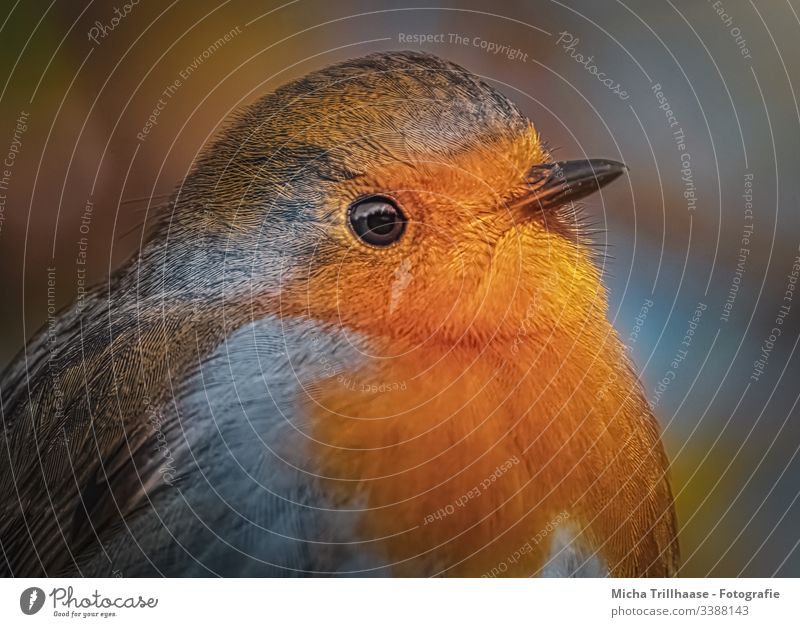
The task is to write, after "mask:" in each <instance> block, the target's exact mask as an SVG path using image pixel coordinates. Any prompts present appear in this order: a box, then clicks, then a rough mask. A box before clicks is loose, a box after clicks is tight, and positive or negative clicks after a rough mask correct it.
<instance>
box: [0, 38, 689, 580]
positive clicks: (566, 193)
mask: <svg viewBox="0 0 800 627" xmlns="http://www.w3.org/2000/svg"><path fill="white" fill-rule="evenodd" d="M552 153H553V151H552V150H551V149H549V148H548V146H547V144H546V142H545V141H544V140H542V139H541V136H540V134H539V130H538V129H537V127H535V126H534V123H533V122H532V121H531V120H530V119H528V118H527V117H526V116H525V115H523V113H521V111H520V109H519V108H518V107H517V106H516V105H515V104H514V103H512V102H511V101H510V100H509V98H507V97H506V96H505V95H503V94H502V93H501V92H500V91H499V90H498V89H497V88H495V87H494V86H493V85H492V84H491V80H490V79H488V78H487V79H485V78H480V77H478V76H476V75H475V74H473V73H471V72H470V71H468V70H466V69H464V68H462V67H461V66H459V65H456V64H455V63H452V62H451V61H448V60H445V59H442V58H440V57H438V56H434V55H431V54H428V53H423V52H415V51H384V52H378V53H372V54H369V55H367V56H363V57H360V58H356V59H347V60H343V61H339V62H337V63H335V64H333V65H330V66H328V67H325V68H322V69H317V70H315V71H313V72H311V73H309V74H307V75H305V76H304V77H302V78H299V79H296V80H293V81H291V82H288V83H287V84H285V85H283V86H281V87H278V88H277V89H275V90H274V91H272V92H271V93H269V94H266V95H264V96H262V97H260V98H259V99H258V100H255V101H254V102H253V103H251V104H249V105H246V106H245V107H244V108H242V109H241V110H240V111H238V112H235V113H234V114H232V117H231V118H230V119H228V120H227V121H226V123H225V125H224V127H223V128H222V129H221V130H220V132H219V135H218V136H217V137H216V138H215V139H213V140H211V141H210V142H209V144H208V146H207V147H206V148H205V149H204V150H203V151H202V152H201V154H200V155H199V156H198V158H197V159H196V161H195V163H194V164H193V167H192V168H191V170H190V171H189V173H188V174H187V176H186V177H185V179H184V180H183V181H182V182H181V183H180V185H179V186H178V187H177V189H176V190H175V192H174V194H173V195H172V196H171V197H170V200H169V202H168V203H166V204H165V206H164V207H163V208H162V210H161V211H159V212H158V215H157V216H156V217H155V218H153V219H152V220H151V223H150V224H148V225H147V227H146V228H147V231H148V234H147V237H146V238H145V239H144V243H143V244H142V245H141V246H140V247H139V249H138V250H137V251H136V253H135V254H134V255H133V256H132V257H131V258H130V260H129V261H127V262H126V263H124V264H122V265H121V267H120V268H119V269H117V270H116V271H114V272H113V273H112V274H111V275H110V276H109V277H108V279H107V280H103V281H101V282H100V283H99V284H98V285H96V286H95V287H94V288H92V289H90V290H87V292H86V293H85V294H82V295H80V296H79V298H77V299H76V300H75V301H74V302H73V303H71V304H70V305H68V306H66V307H65V308H64V309H63V310H61V311H60V312H59V313H58V314H57V315H56V316H54V317H53V318H52V319H51V320H50V321H49V322H48V323H47V324H46V325H45V327H43V328H42V329H41V330H40V331H39V332H38V333H37V334H35V335H34V336H33V337H32V338H31V339H30V340H29V341H28V343H27V345H26V346H25V347H24V348H23V349H22V351H21V352H20V354H19V355H18V356H17V357H16V358H15V360H13V361H12V362H11V364H10V365H9V366H8V367H7V368H6V370H5V372H4V374H3V375H2V378H1V379H0V392H1V394H0V400H2V406H1V408H2V420H3V431H2V442H0V444H1V445H2V446H0V449H2V453H0V498H2V518H1V519H0V548H1V549H2V551H0V573H2V574H3V575H5V576H10V575H13V576H44V575H47V576H70V577H72V576H125V577H138V576H167V577H182V576H220V577H238V576H256V577H262V576H263V577H283V576H288V577H299V576H319V577H323V576H324V577H327V576H343V577H352V576H364V577H435V576H443V577H444V576H446V577H518V576H525V577H528V576H541V577H605V576H614V577H641V576H658V577H662V576H673V575H676V574H677V571H678V564H679V548H678V540H677V521H676V516H675V508H674V504H673V497H672V492H671V488H670V482H669V472H668V471H669V463H668V459H667V457H666V454H665V451H664V447H663V444H662V441H661V435H660V429H659V426H658V422H657V420H656V418H655V416H654V413H653V411H652V410H651V407H650V405H649V404H648V402H647V399H646V398H645V395H644V393H643V389H642V385H641V383H640V381H639V380H638V378H637V376H636V374H635V371H634V368H633V366H632V361H631V358H630V356H629V355H628V350H627V349H626V347H625V346H624V344H623V343H622V341H621V339H620V336H619V334H618V333H617V331H616V330H615V328H614V327H613V325H612V324H611V323H610V322H609V319H608V295H607V289H606V287H605V286H604V283H603V278H604V277H603V273H602V268H601V267H600V261H599V259H598V245H597V241H596V240H597V237H596V232H595V231H593V230H592V228H591V226H590V225H589V224H588V223H587V219H586V217H585V215H586V210H585V208H583V209H582V208H581V207H582V205H581V203H580V202H579V201H581V200H582V199H583V198H585V197H588V196H589V195H590V194H593V193H594V192H597V191H598V190H599V189H600V188H602V187H603V186H605V185H607V184H608V183H610V182H611V181H613V180H615V179H617V178H618V177H620V176H622V175H623V174H625V173H626V171H627V169H626V166H624V165H623V164H622V163H620V162H618V161H614V160H608V159H594V158H591V159H590V158H583V159H576V160H566V161H556V160H555V158H554V156H553V154H552Z"/></svg>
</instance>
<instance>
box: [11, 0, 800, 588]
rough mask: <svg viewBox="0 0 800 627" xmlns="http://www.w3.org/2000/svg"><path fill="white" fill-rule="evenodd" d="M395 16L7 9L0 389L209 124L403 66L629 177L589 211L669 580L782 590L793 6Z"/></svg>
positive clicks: (370, 9)
mask: <svg viewBox="0 0 800 627" xmlns="http://www.w3.org/2000/svg"><path fill="white" fill-rule="evenodd" d="M792 2H793V3H794V6H793V5H792ZM402 4H403V3H398V2H376V1H374V0H370V1H369V2H367V1H364V2H357V1H352V0H348V1H346V2H335V3H334V2H325V1H319V0H295V1H293V2H274V3H273V2H266V1H263V2H241V1H235V0H231V1H228V2H202V1H198V0H192V1H191V2H189V1H188V0H187V1H185V2H181V1H174V2H171V3H170V2H155V1H154V0H139V1H138V2H136V1H135V0H128V1H127V2H125V0H114V2H89V3H88V4H86V3H84V2H82V1H78V2H76V1H73V0H55V1H54V2H52V3H50V4H49V5H48V4H47V3H37V2H24V3H22V2H16V3H14V4H13V7H12V6H11V5H12V3H11V2H6V3H5V4H4V8H2V9H0V50H1V51H2V54H0V85H2V88H1V91H0V112H1V115H0V158H2V159H3V161H4V165H3V166H2V167H0V268H2V272H0V302H2V307H0V367H2V366H5V365H6V364H7V363H8V362H9V361H10V360H11V359H12V358H13V357H14V355H15V354H16V353H17V352H18V351H19V350H20V349H21V347H22V346H23V344H24V341H25V338H27V337H30V336H31V335H32V334H33V333H34V332H35V331H36V330H37V329H38V328H39V327H40V326H41V325H42V324H44V323H46V320H47V316H48V308H51V310H52V308H55V309H58V308H59V307H61V306H63V305H64V304H66V303H68V302H69V301H70V300H72V299H73V298H74V297H75V295H76V294H77V293H78V291H79V289H82V288H83V286H84V285H89V284H91V283H94V282H97V281H100V280H102V279H103V278H104V277H105V276H106V274H107V273H108V272H109V271H110V270H111V269H113V268H115V267H117V266H118V265H119V264H120V263H121V262H123V261H124V260H125V259H126V258H127V257H129V256H130V255H131V254H133V253H134V252H135V251H136V250H137V248H138V246H139V245H140V242H141V236H142V232H143V225H144V224H145V223H146V220H147V218H148V216H149V215H152V212H153V210H154V207H155V206H156V205H158V204H159V203H162V202H163V200H164V198H163V195H166V194H169V193H170V192H171V191H172V189H173V188H174V186H175V185H176V184H177V183H178V182H180V180H181V179H182V178H183V176H184V175H185V174H186V172H187V170H188V169H189V168H190V167H191V164H192V161H193V159H194V158H195V156H196V154H197V152H198V151H199V150H200V149H201V148H202V146H203V145H204V144H205V143H206V142H207V141H208V140H209V138H210V137H211V136H213V135H214V133H215V132H216V131H217V130H218V128H219V126H220V124H221V123H222V121H223V120H224V118H225V117H226V116H227V115H228V114H229V112H231V111H232V110H235V109H237V108H238V107H241V106H242V105H244V104H247V103H249V102H251V101H253V100H254V99H256V98H258V97H259V96H260V95H262V94H264V93H266V92H268V91H270V90H272V89H274V88H275V87H277V86H279V85H281V84H282V83H284V82H286V81H288V80H290V79H292V78H295V77H298V76H302V75H303V74H305V73H307V72H309V71H312V70H314V69H317V68H320V67H322V66H325V65H328V64H330V63H333V62H335V61H338V60H342V59H345V58H348V57H353V56H360V55H363V54H366V53H369V52H373V51H377V50H390V49H423V50H427V51H429V52H432V53H435V54H438V55H441V56H443V57H446V58H448V59H450V60H452V61H455V62H456V63H459V64H461V65H463V66H465V67H466V68H468V69H470V70H471V71H473V72H475V73H477V74H479V75H481V76H483V77H484V78H485V79H486V80H487V81H489V82H490V83H492V84H493V85H495V86H496V87H497V88H498V89H500V90H501V91H503V92H504V93H505V94H506V95H508V96H509V97H510V98H511V99H512V100H514V101H515V102H516V103H517V104H518V105H519V106H520V108H521V109H522V110H523V111H524V112H525V113H526V114H527V115H528V116H529V117H530V118H531V119H532V120H534V122H535V123H536V125H537V127H538V130H539V131H540V133H541V134H542V136H543V137H544V138H545V139H546V140H547V142H548V143H549V145H550V146H551V147H553V148H554V149H556V155H557V157H559V158H564V159H566V158H580V157H581V156H583V155H588V156H593V157H605V158H611V159H618V160H621V161H624V162H625V163H627V164H628V165H629V166H630V176H629V179H628V181H627V182H626V183H617V184H616V185H612V186H611V187H609V188H607V189H606V190H604V191H603V194H602V196H600V195H597V196H595V197H594V198H593V199H592V200H591V201H590V202H589V203H588V205H587V210H588V211H589V212H590V214H591V215H592V216H593V218H595V221H596V222H598V223H599V224H600V225H601V226H602V227H603V228H604V229H605V234H604V235H601V236H600V240H601V241H603V242H604V243H605V244H606V245H607V247H608V252H609V253H610V257H609V259H608V260H607V261H606V262H605V266H604V271H605V275H606V280H607V284H608V286H609V289H610V294H611V310H610V316H611V317H612V319H613V320H614V323H615V326H616V327H617V329H618V330H619V332H620V335H621V336H622V337H623V339H625V341H626V342H627V344H628V345H629V347H630V350H631V354H632V357H633V360H634V362H635V364H636V368H637V371H638V372H639V373H640V376H641V379H642V382H643V385H644V387H645V390H646V394H647V396H648V398H649V399H650V401H651V403H652V404H653V406H654V408H655V412H656V414H657V415H658V417H659V420H660V422H661V424H662V427H663V430H664V438H665V442H666V447H667V452H668V455H669V457H670V459H671V461H672V475H673V487H674V491H675V494H676V499H677V505H678V516H679V521H680V526H681V545H682V553H683V568H682V574H683V575H685V576H706V575H712V576H737V575H747V576H771V575H780V576H800V550H798V542H800V503H798V496H799V495H800V459H798V448H799V447H800V420H799V419H800V410H799V409H798V407H797V403H798V398H800V396H799V395H800V385H799V384H800V379H799V375H800V357H799V356H798V351H797V345H798V339H800V295H798V296H796V297H795V296H794V292H793V291H792V288H793V287H794V282H793V278H796V276H797V272H798V268H797V267H795V268H794V269H793V266H794V264H796V263H800V259H797V261H795V260H796V258H797V257H798V255H800V252H798V245H800V212H799V211H798V191H800V182H798V179H800V175H798V160H799V159H800V109H799V108H798V100H797V95H798V94H797V90H800V19H799V18H798V11H800V2H798V0H791V2H790V1H788V0H775V1H771V2H760V3H754V2H749V1H744V0H723V1H722V2H711V1H700V0H665V1H664V2H652V0H638V1H635V0H625V1H619V2H616V3H614V2H603V3H598V2H592V1H591V0H586V1H582V2H576V1H574V0H564V1H563V2H557V1H555V0H535V1H532V0H528V1H526V2H513V1H509V2H504V3H497V2H485V1H484V2H479V1H475V2H463V1H462V2H457V3H456V2H441V1H439V0H434V1H432V2H428V3H425V4H426V5H427V6H426V7H425V8H424V9H420V8H404V7H402V6H401V5H402ZM411 35H422V36H423V37H419V38H411V39H409V36H411ZM430 35H432V36H435V37H425V36H430ZM453 35H456V36H457V37H453ZM420 40H422V41H421V42H420ZM743 249H744V250H743ZM84 268H85V270H86V272H85V273H84V272H83V270H84ZM793 272H794V277H793ZM787 290H788V293H787ZM793 297H794V298H795V300H794V301H793V300H792V299H793ZM776 320H780V322H776ZM776 328H777V329H778V332H779V334H776V333H775V331H774V330H773V329H776ZM690 332H691V333H690ZM687 336H688V337H687ZM771 336H772V338H771ZM770 338H771V339H770ZM765 342H766V344H765ZM756 362H759V363H758V364H756Z"/></svg>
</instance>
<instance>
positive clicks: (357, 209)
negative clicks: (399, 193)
mask: <svg viewBox="0 0 800 627" xmlns="http://www.w3.org/2000/svg"><path fill="white" fill-rule="evenodd" d="M348 217H349V220H350V227H351V228H352V229H353V233H355V234H356V235H357V236H358V238H359V239H360V240H361V241H362V242H365V243H366V244H369V245H370V246H390V245H391V244H394V243H395V242H396V241H397V240H399V239H400V237H401V236H402V235H403V232H404V231H405V230H406V217H405V216H404V215H403V212H402V211H400V208H399V207H398V206H397V205H396V204H395V203H394V201H392V200H390V199H388V198H384V197H382V196H372V197H370V198H366V199H364V200H360V201H358V202H356V203H355V204H353V205H352V206H351V207H350V213H349V216H348Z"/></svg>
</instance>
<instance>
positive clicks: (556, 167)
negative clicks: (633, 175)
mask: <svg viewBox="0 0 800 627" xmlns="http://www.w3.org/2000/svg"><path fill="white" fill-rule="evenodd" d="M627 169H628V168H627V166H626V165H625V164H623V163H620V162H619V161H609V160H608V159H586V160H581V161H558V162H556V163H543V164H541V165H537V166H534V167H533V168H532V169H531V172H530V174H531V190H532V198H531V197H529V198H528V201H527V202H528V203H530V202H531V201H532V202H534V203H538V205H539V207H538V208H541V209H547V208H549V207H554V206H559V205H565V204H566V203H568V202H574V201H576V200H580V199H581V198H584V197H585V196H588V195H589V194H593V193H594V192H596V191H597V190H598V189H600V188H601V187H605V186H606V185H608V184H609V183H610V182H611V181H613V180H614V179H616V178H617V177H619V176H620V175H621V174H622V173H624V172H625V171H626V170H627Z"/></svg>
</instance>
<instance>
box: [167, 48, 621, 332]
mask: <svg viewBox="0 0 800 627" xmlns="http://www.w3.org/2000/svg"><path fill="white" fill-rule="evenodd" d="M623 169H624V166H622V165H621V164H619V163H616V162H611V161H603V160H583V161H569V162H561V163H556V162H554V161H553V160H552V159H551V157H550V155H549V153H548V151H547V150H546V149H545V148H544V147H543V146H542V144H541V142H540V139H539V135H538V134H537V132H536V130H535V129H534V126H533V125H532V124H531V122H530V121H529V120H528V119H526V118H525V117H524V116H523V115H522V114H521V113H520V112H519V110H518V109H517V108H516V107H515V106H514V105H513V104H512V103H511V102H510V101H509V100H508V99H507V98H506V97H504V96H503V95H501V94H500V93H499V92H497V91H496V90H494V89H493V88H491V87H490V86H488V85H487V84H486V83H485V82H483V81H481V80H480V79H478V78H477V77H476V76H474V75H472V74H470V73H469V72H467V71H466V70H464V69H462V68H461V67H459V66H457V65H454V64H452V63H449V62H447V61H443V60H441V59H439V58H436V57H434V56H431V55H428V54H421V53H411V52H400V53H381V54H374V55H370V56H367V57H365V58H361V59H356V60H353V61H347V62H344V63H340V64H338V65H334V66H332V67H329V68H327V69H324V70H322V71H319V72H315V73H313V74H310V75H308V76H306V77H305V78H302V79H300V80H296V81H294V82H292V83H290V84H288V85H286V86H284V87H282V88H280V89H278V90H277V91H275V92H274V93H272V94H270V95H268V96H265V97H264V98H262V99H261V100H259V101H258V102H256V103H255V104H254V105H252V106H250V107H249V108H248V109H246V110H245V111H244V112H242V113H241V114H239V115H238V116H237V117H236V118H235V120H234V121H233V122H232V124H231V125H230V126H229V127H228V128H227V129H226V130H225V131H224V133H223V134H222V136H221V138H220V139H219V140H218V141H217V142H216V143H215V144H214V145H212V146H211V148H210V150H208V151H207V152H206V153H205V155H204V156H203V157H202V158H201V159H200V161H199V163H198V164H197V167H196V168H195V170H194V172H193V173H192V174H191V175H190V176H189V178H188V179H187V181H186V182H185V183H184V186H183V188H182V190H181V193H180V195H179V197H178V201H177V203H176V206H175V213H174V215H173V219H174V223H175V224H176V225H177V231H178V232H180V233H182V237H187V238H189V239H190V240H191V239H192V238H194V239H195V240H196V241H201V240H203V239H205V240H207V241H209V242H212V243H210V244H207V245H208V246H213V247H214V249H215V250H216V251H217V252H216V258H217V262H218V263H217V266H216V268H215V269H208V270H207V277H206V280H208V281H212V282H216V281H217V280H218V279H219V277H220V276H222V275H227V277H228V280H229V282H230V283H231V284H235V285H237V286H238V288H237V289H240V290H243V293H244V294H245V296H246V297H247V298H249V299H256V300H258V299H261V300H262V301H264V302H267V301H268V302H270V303H271V305H270V307H271V308H273V309H275V308H278V309H280V312H282V313H286V312H289V313H290V314H292V315H310V316H312V317H315V318H317V319H320V320H324V321H326V322H329V323H331V324H336V325H339V324H341V325H343V326H344V327H345V328H348V329H353V330H357V331H361V332H364V333H367V334H371V335H380V336H383V337H391V338H404V339H411V341H413V342H419V341H428V340H437V339H438V340H441V341H444V342H461V341H467V342H476V341H482V340H485V339H488V338H491V337H499V338H503V337H505V338H506V339H511V338H513V337H515V336H516V335H518V334H519V330H520V329H521V328H524V329H525V332H526V333H527V334H530V333H532V332H535V331H536V330H537V329H540V330H542V331H543V332H549V331H550V330H552V329H553V328H554V327H555V326H557V325H565V326H570V325H575V326H576V328H579V327H580V326H581V325H582V324H583V323H584V322H585V320H586V319H587V317H590V316H600V317H604V313H605V295H604V292H603V288H602V286H601V283H600V279H599V274H598V272H597V270H596V268H595V266H594V264H593V259H592V254H591V244H590V242H588V241H586V234H585V233H584V232H583V231H582V230H581V228H580V226H579V225H577V224H576V221H575V214H574V211H571V210H570V209H569V207H571V203H572V201H575V200H577V199H579V198H581V197H583V196H585V195H587V194H589V193H591V192H593V191H595V190H597V189H599V188H600V187H601V186H602V185H604V184H606V183H608V182H609V181H611V180H613V179H614V178H616V177H617V176H619V175H620V174H621V173H622V172H623ZM187 231H188V232H189V235H183V233H185V232H187ZM209 277H214V278H213V280H212V279H211V278H209ZM276 313H277V312H276Z"/></svg>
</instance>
